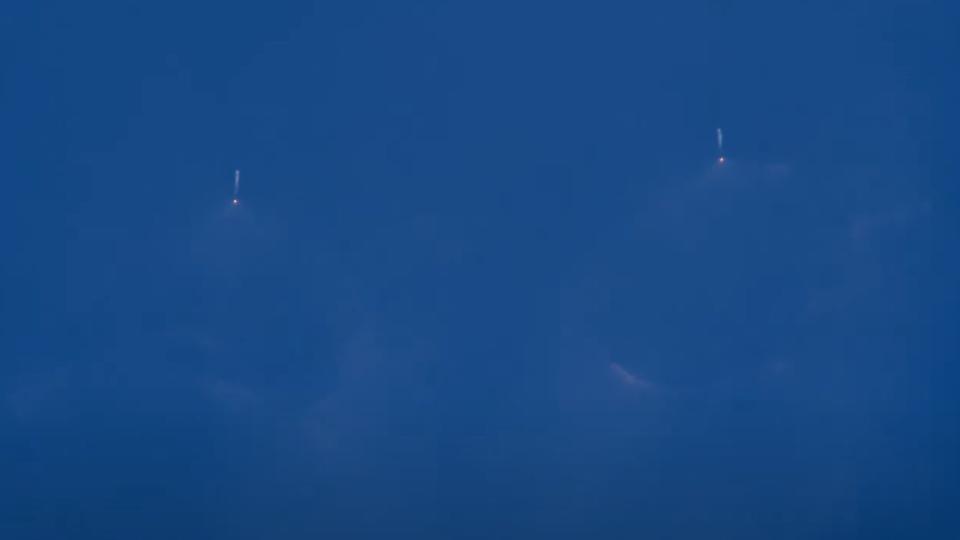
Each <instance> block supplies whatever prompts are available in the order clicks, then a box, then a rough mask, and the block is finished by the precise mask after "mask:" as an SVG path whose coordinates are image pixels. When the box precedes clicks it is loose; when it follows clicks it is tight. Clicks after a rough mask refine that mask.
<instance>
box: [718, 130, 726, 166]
mask: <svg viewBox="0 0 960 540" xmlns="http://www.w3.org/2000/svg"><path fill="white" fill-rule="evenodd" d="M717 154H719V155H718V157H717V163H719V164H721V165H723V162H725V161H726V158H724V157H723V130H722V129H720V128H717Z"/></svg>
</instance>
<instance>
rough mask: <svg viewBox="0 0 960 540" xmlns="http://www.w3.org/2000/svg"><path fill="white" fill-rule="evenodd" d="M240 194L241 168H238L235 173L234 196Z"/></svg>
mask: <svg viewBox="0 0 960 540" xmlns="http://www.w3.org/2000/svg"><path fill="white" fill-rule="evenodd" d="M238 195H240V170H239V169H238V170H236V171H234V173H233V198H234V199H236V198H237V196H238Z"/></svg>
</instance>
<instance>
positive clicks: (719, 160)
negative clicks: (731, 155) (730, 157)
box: [717, 156, 726, 165]
mask: <svg viewBox="0 0 960 540" xmlns="http://www.w3.org/2000/svg"><path fill="white" fill-rule="evenodd" d="M725 161H726V159H725V158H724V157H723V156H720V158H719V159H717V162H718V163H720V164H721V165H723V163H724V162H725Z"/></svg>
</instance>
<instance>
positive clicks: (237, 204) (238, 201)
mask: <svg viewBox="0 0 960 540" xmlns="http://www.w3.org/2000/svg"><path fill="white" fill-rule="evenodd" d="M232 202H233V205H234V206H240V199H234V200H233V201H232Z"/></svg>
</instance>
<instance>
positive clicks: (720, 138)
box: [717, 128, 723, 153]
mask: <svg viewBox="0 0 960 540" xmlns="http://www.w3.org/2000/svg"><path fill="white" fill-rule="evenodd" d="M717 150H719V151H720V152H721V153H722V152H723V130H722V129H720V128H717Z"/></svg>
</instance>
